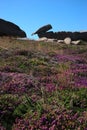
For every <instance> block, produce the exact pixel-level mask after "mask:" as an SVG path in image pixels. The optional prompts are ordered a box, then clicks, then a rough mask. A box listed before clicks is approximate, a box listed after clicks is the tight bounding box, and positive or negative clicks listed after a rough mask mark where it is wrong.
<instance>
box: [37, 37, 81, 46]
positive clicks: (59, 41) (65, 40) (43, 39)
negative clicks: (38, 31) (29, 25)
mask: <svg viewBox="0 0 87 130" xmlns="http://www.w3.org/2000/svg"><path fill="white" fill-rule="evenodd" d="M37 41H44V42H57V43H65V44H67V45H69V44H74V45H78V44H79V43H80V42H81V40H76V41H72V40H71V38H70V37H66V38H65V39H64V40H57V39H51V38H46V37H42V38H39V39H38V40H37Z"/></svg>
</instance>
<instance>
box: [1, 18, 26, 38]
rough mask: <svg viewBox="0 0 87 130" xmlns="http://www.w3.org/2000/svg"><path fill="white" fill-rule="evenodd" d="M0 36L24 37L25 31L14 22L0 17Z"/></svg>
mask: <svg viewBox="0 0 87 130" xmlns="http://www.w3.org/2000/svg"><path fill="white" fill-rule="evenodd" d="M0 36H15V37H26V33H25V32H24V31H23V30H21V29H20V28H19V26H17V25H16V24H14V23H12V22H9V21H6V20H3V19H0Z"/></svg>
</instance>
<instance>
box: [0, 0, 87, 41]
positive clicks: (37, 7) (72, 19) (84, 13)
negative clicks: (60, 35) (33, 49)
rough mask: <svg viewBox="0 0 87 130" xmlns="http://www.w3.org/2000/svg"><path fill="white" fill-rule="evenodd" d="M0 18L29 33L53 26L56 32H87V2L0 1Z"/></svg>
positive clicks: (45, 0)
mask: <svg viewBox="0 0 87 130" xmlns="http://www.w3.org/2000/svg"><path fill="white" fill-rule="evenodd" d="M0 18H2V19H5V20H8V21H11V22H13V23H15V24H17V25H18V26H20V28H21V29H23V30H24V31H25V32H26V33H27V37H28V38H32V39H33V38H37V36H33V37H32V36H31V34H32V33H33V32H35V31H36V30H37V29H38V28H39V27H41V26H44V25H46V24H51V25H52V27H53V29H52V30H53V31H54V32H58V31H80V30H87V0H0Z"/></svg>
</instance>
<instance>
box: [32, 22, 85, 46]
mask: <svg viewBox="0 0 87 130" xmlns="http://www.w3.org/2000/svg"><path fill="white" fill-rule="evenodd" d="M50 29H52V26H51V25H50V24H48V25H45V26H43V27H41V28H39V29H38V30H37V31H36V32H34V33H33V34H32V35H34V34H37V35H38V37H39V38H43V37H45V38H47V39H55V40H61V42H62V40H63V41H64V42H65V43H66V44H67V43H68V42H69V43H71V41H77V42H72V43H78V42H79V41H78V40H83V41H87V32H65V31H61V32H53V31H49V32H48V30H50ZM66 41H67V42H66Z"/></svg>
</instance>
